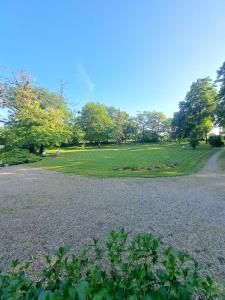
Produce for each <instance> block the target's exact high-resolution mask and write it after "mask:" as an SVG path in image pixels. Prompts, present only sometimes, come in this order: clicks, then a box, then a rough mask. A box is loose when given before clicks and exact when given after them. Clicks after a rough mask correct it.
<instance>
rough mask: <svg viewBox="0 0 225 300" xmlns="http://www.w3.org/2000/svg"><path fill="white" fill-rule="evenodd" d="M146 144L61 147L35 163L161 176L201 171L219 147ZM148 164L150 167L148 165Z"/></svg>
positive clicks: (90, 172)
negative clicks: (54, 154)
mask: <svg viewBox="0 0 225 300" xmlns="http://www.w3.org/2000/svg"><path fill="white" fill-rule="evenodd" d="M185 147H186V148H185V149H183V148H182V146H181V145H178V144H174V143H171V144H169V143H168V144H145V145H122V146H116V145H111V146H103V147H102V148H95V147H90V148H86V149H84V150H82V149H81V148H79V147H69V148H60V149H58V150H56V149H54V150H50V151H49V152H55V151H60V152H61V154H60V156H58V157H45V158H43V159H42V160H41V161H39V162H37V163H33V164H31V166H32V167H35V168H43V169H47V170H53V171H61V172H65V173H71V174H76V175H83V176H99V177H157V176H177V175H186V174H190V173H192V172H195V171H197V170H198V169H199V168H200V167H201V166H202V165H203V164H204V163H205V161H206V160H207V159H208V158H209V157H210V156H211V155H212V154H213V153H215V152H216V151H217V149H215V148H212V147H211V146H209V145H204V144H201V145H199V146H198V147H197V148H196V150H192V149H191V148H190V147H189V146H188V145H186V146H185ZM147 168H148V169H147Z"/></svg>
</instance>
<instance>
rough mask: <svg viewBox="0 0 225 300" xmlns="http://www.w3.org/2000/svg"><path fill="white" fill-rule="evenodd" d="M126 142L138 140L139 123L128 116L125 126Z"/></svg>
mask: <svg viewBox="0 0 225 300" xmlns="http://www.w3.org/2000/svg"><path fill="white" fill-rule="evenodd" d="M123 133H124V140H125V141H127V140H137V123H136V122H135V118H134V117H129V115H128V116H127V118H126V120H125V123H124V125H123Z"/></svg>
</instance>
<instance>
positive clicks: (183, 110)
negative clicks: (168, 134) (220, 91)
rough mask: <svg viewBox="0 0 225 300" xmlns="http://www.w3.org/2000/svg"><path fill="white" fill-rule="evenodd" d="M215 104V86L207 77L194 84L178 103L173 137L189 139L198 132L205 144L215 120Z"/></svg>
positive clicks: (216, 100) (173, 122)
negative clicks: (193, 133)
mask: <svg viewBox="0 0 225 300" xmlns="http://www.w3.org/2000/svg"><path fill="white" fill-rule="evenodd" d="M217 102H218V97H217V90H216V86H215V84H214V83H213V82H212V80H211V79H210V78H209V77H207V78H203V79H198V80H197V81H196V82H194V83H193V84H192V85H191V87H190V90H189V91H188V93H187V95H186V97H185V100H184V101H181V102H180V103H179V108H180V110H179V112H178V113H175V114H174V118H173V121H172V125H173V129H172V131H173V134H174V135H175V137H176V138H178V139H179V140H180V139H182V138H186V137H191V135H192V132H196V131H198V135H199V136H201V137H204V138H205V139H206V142H207V134H208V132H209V131H210V129H211V128H212V126H213V121H214V119H215V112H216V105H217ZM191 139H193V138H191ZM193 144H194V142H193Z"/></svg>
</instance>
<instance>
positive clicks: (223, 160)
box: [218, 151, 225, 172]
mask: <svg viewBox="0 0 225 300" xmlns="http://www.w3.org/2000/svg"><path fill="white" fill-rule="evenodd" d="M218 167H219V170H220V171H221V172H225V151H223V152H222V153H221V155H220V157H219V160H218Z"/></svg>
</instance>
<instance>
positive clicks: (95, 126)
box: [80, 102, 112, 145]
mask: <svg viewBox="0 0 225 300" xmlns="http://www.w3.org/2000/svg"><path fill="white" fill-rule="evenodd" d="M80 125H81V128H82V130H83V131H84V132H85V139H86V140H88V141H90V142H95V143H96V144H97V145H100V143H101V142H103V141H106V140H107V139H108V131H109V128H110V127H111V126H112V119H111V118H110V116H109V114H108V112H107V110H106V107H105V106H104V105H102V104H99V103H93V102H88V103H87V104H86V105H85V106H84V107H83V108H82V111H81V115H80Z"/></svg>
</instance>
